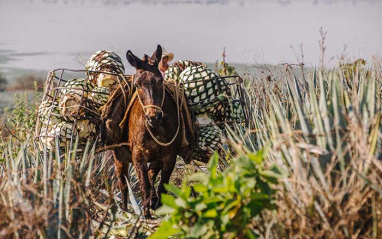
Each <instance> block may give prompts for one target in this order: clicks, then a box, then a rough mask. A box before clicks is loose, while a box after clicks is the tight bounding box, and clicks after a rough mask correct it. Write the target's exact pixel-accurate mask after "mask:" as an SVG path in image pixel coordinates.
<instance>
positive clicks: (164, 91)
mask: <svg viewBox="0 0 382 239" xmlns="http://www.w3.org/2000/svg"><path fill="white" fill-rule="evenodd" d="M133 80H134V79H133ZM162 87H163V97H162V104H161V107H159V106H156V105H144V104H143V101H142V99H141V97H140V96H139V92H137V96H138V100H139V103H140V104H141V106H142V109H143V113H145V110H146V109H147V108H154V109H157V110H160V112H161V114H162V118H163V116H164V113H163V110H162V108H163V104H164V99H165V95H166V88H165V84H164V82H162ZM175 92H176V110H177V112H178V128H177V129H176V133H175V135H174V137H173V138H172V139H171V140H170V141H169V142H167V143H164V142H162V141H160V140H159V139H157V138H156V137H155V135H154V134H153V132H152V131H151V129H150V127H149V126H148V123H147V119H146V117H144V121H145V127H146V130H147V131H148V132H149V133H150V136H151V138H152V139H153V140H154V141H155V142H156V143H157V144H159V145H161V146H163V147H166V146H169V145H171V144H172V143H173V142H174V140H175V139H176V137H177V136H178V134H179V129H180V112H179V111H180V109H179V95H178V88H177V89H176V90H175Z"/></svg>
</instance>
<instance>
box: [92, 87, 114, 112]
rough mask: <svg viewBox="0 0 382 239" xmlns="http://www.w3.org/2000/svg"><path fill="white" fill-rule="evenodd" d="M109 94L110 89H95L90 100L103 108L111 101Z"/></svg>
mask: <svg viewBox="0 0 382 239" xmlns="http://www.w3.org/2000/svg"><path fill="white" fill-rule="evenodd" d="M109 94H110V90H109V87H95V88H94V89H93V90H92V92H91V93H90V94H89V99H90V100H91V101H93V102H94V103H96V104H98V105H99V106H103V105H104V104H106V102H107V100H108V99H109ZM98 108H99V107H98Z"/></svg>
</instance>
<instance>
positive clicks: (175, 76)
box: [163, 60, 207, 82]
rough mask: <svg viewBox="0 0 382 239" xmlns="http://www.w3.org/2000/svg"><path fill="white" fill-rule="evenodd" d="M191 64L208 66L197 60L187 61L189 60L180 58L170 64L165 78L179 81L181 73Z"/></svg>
mask: <svg viewBox="0 0 382 239" xmlns="http://www.w3.org/2000/svg"><path fill="white" fill-rule="evenodd" d="M190 66H201V67H204V68H206V67H207V66H206V65H205V64H203V63H201V62H195V61H187V60H179V61H177V62H175V63H174V64H172V65H171V66H169V68H168V69H167V70H166V72H165V73H164V77H163V78H164V79H165V80H175V81H176V82H179V76H180V74H181V73H182V72H183V71H184V70H185V69H186V68H187V67H190Z"/></svg>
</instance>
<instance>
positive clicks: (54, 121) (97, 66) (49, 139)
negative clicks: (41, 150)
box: [36, 50, 125, 149]
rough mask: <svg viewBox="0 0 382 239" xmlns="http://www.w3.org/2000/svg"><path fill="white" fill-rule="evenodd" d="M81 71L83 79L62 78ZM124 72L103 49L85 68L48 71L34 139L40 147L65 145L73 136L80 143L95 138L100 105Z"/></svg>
mask: <svg viewBox="0 0 382 239" xmlns="http://www.w3.org/2000/svg"><path fill="white" fill-rule="evenodd" d="M65 71H66V72H65ZM68 72H69V74H68ZM83 72H85V74H86V78H72V79H65V78H64V76H66V75H70V73H72V74H75V73H83ZM124 72H125V68H124V66H123V64H122V60H121V58H120V57H119V56H118V55H117V54H115V53H114V52H109V51H105V50H102V51H97V52H95V53H94V54H93V55H92V56H91V58H90V59H89V61H88V62H87V64H86V66H85V70H76V71H72V70H66V69H58V70H54V71H52V72H50V73H49V74H48V79H47V82H46V89H45V93H44V97H43V100H42V103H41V104H40V106H39V107H38V122H37V127H36V135H37V137H36V139H38V142H39V144H40V147H47V148H48V149H52V148H55V147H65V146H66V145H67V144H68V142H70V140H71V139H72V136H76V135H78V139H79V140H80V144H81V143H84V144H85V143H86V142H87V141H89V140H95V139H96V138H97V135H98V133H99V132H98V131H99V129H98V127H97V125H98V121H99V119H100V115H101V112H102V106H103V105H105V103H106V102H107V100H108V98H109V94H110V92H111V91H112V90H113V89H114V88H115V86H116V85H117V83H118V82H119V81H120V78H121V77H124V76H123V74H124ZM56 137H57V138H58V141H56V140H55V138H56Z"/></svg>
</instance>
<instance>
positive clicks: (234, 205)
mask: <svg viewBox="0 0 382 239" xmlns="http://www.w3.org/2000/svg"><path fill="white" fill-rule="evenodd" d="M263 154H264V152H263V151H259V152H258V153H257V154H247V155H241V156H239V157H237V158H236V159H233V161H232V165H231V166H230V167H228V168H227V169H226V170H225V171H224V172H222V173H219V172H218V171H217V165H218V162H219V158H218V156H217V155H216V154H215V155H214V156H213V157H212V158H211V159H210V162H209V165H208V170H209V175H207V174H204V173H195V174H193V175H191V176H190V177H189V178H187V179H185V180H184V182H183V186H182V188H180V189H179V188H176V187H174V186H171V185H167V186H166V188H167V190H168V191H170V192H171V193H173V194H174V195H175V197H173V196H170V195H162V203H163V206H162V207H161V208H159V209H158V210H157V213H158V214H161V215H163V214H170V216H169V217H168V218H167V220H166V219H165V220H164V221H163V222H162V224H161V226H160V227H159V228H158V230H157V232H156V233H155V234H154V235H153V236H152V237H151V238H152V239H153V238H167V237H169V236H177V237H180V238H244V237H245V238H256V233H255V232H254V228H252V227H251V223H252V221H253V220H254V218H256V216H258V215H259V214H260V212H261V211H262V210H265V209H269V210H272V209H275V204H274V201H273V197H274V195H275V190H273V189H272V188H271V185H272V184H276V183H277V179H279V178H281V177H283V176H284V174H283V173H282V170H281V169H280V168H278V167H277V166H276V165H274V166H272V167H270V168H269V169H268V170H264V169H263V167H262V166H263V156H264V155H263ZM194 181H198V182H197V183H195V184H194V185H193V186H192V187H193V189H194V191H195V192H196V194H197V196H195V197H192V196H191V191H192V189H191V187H190V186H188V185H187V183H189V182H194Z"/></svg>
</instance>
